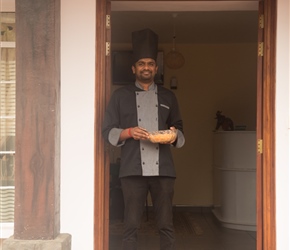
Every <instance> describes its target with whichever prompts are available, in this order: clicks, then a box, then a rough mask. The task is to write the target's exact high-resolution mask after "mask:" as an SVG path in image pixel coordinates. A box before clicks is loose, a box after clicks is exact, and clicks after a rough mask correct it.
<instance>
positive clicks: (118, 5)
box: [111, 1, 258, 44]
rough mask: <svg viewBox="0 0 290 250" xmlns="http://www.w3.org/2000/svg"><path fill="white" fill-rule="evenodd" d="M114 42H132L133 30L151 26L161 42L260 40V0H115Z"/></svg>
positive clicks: (112, 20)
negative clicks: (258, 29) (258, 30)
mask: <svg viewBox="0 0 290 250" xmlns="http://www.w3.org/2000/svg"><path fill="white" fill-rule="evenodd" d="M111 25H112V43H131V33H132V31H135V30H139V29H143V28H151V29H152V30H153V31H155V32H156V33H157V34H158V36H159V42H160V43H172V41H173V36H174V34H175V37H176V39H175V41H176V44H178V43H247V42H256V41H257V27H258V2H257V1H204V2H198V1H112V13H111Z"/></svg>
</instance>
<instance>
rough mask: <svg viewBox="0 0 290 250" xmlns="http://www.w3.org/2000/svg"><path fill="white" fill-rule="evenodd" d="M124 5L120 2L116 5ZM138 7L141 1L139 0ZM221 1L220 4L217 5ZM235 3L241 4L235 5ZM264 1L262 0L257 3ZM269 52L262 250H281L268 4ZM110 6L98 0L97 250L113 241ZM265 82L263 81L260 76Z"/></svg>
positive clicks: (271, 0) (260, 173) (260, 161)
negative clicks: (106, 128) (104, 129)
mask: <svg viewBox="0 0 290 250" xmlns="http://www.w3.org/2000/svg"><path fill="white" fill-rule="evenodd" d="M114 1H118V0H114ZM137 1H138V0H137ZM217 1H218V0H217ZM233 1H235V0H233ZM253 1H258V0H253ZM262 2H263V3H264V29H263V37H264V46H263V48H264V49H263V58H262V69H263V70H262V72H260V73H258V74H261V84H260V85H258V88H259V89H258V90H257V95H258V96H259V101H260V106H259V104H258V105H257V132H258V131H259V133H257V139H261V140H262V153H261V154H258V152H257V190H256V197H257V199H256V200H257V210H256V213H257V250H276V220H275V214H276V209H275V206H276V203H275V190H276V189H275V167H276V166H275V86H276V72H275V69H276V23H277V0H264V1H262ZM109 11H110V1H109V0H96V67H95V69H96V71H95V74H96V78H95V79H96V82H95V136H94V139H95V190H94V191H95V192H94V193H95V207H94V225H95V228H94V249H95V250H107V249H108V245H109V244H108V241H109V213H108V211H109V195H108V187H109V161H108V152H107V150H106V145H105V143H104V140H103V138H102V136H101V124H102V121H103V117H104V111H105V108H106V104H107V102H108V98H109V93H110V77H109V75H110V74H109V72H110V57H109V56H106V53H105V52H106V49H109V48H108V47H106V42H108V39H109V38H110V35H109V34H110V25H109V20H108V18H106V17H107V15H108V13H109ZM258 77H259V76H258Z"/></svg>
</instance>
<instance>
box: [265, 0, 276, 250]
mask: <svg viewBox="0 0 290 250" xmlns="http://www.w3.org/2000/svg"><path fill="white" fill-rule="evenodd" d="M264 16H265V31H264V42H265V44H264V65H263V67H264V74H263V142H264V148H263V169H262V182H263V190H262V196H263V203H262V206H263V212H262V213H263V248H262V249H263V250H275V249H276V220H275V215H276V211H275V84H276V72H275V69H276V23H277V0H265V1H264Z"/></svg>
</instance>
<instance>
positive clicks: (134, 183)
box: [102, 29, 185, 250]
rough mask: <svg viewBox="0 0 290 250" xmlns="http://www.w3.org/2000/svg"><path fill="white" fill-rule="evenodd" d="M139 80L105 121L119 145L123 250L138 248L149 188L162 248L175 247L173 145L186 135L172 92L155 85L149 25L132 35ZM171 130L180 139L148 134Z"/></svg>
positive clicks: (113, 103) (107, 133)
mask: <svg viewBox="0 0 290 250" xmlns="http://www.w3.org/2000/svg"><path fill="white" fill-rule="evenodd" d="M132 44H133V55H134V56H133V57H134V63H133V66H132V71H133V73H134V74H135V76H136V82H135V84H132V85H128V86H125V87H123V88H120V89H118V90H116V91H115V92H114V93H113V95H112V97H111V100H110V102H109V105H108V107H107V111H106V113H105V119H104V123H103V130H102V133H103V136H104V138H105V139H106V140H107V141H108V142H110V143H111V144H112V145H114V146H120V147H122V148H121V167H120V174H119V177H120V180H121V185H122V191H123V196H124V204H125V212H124V235H123V242H122V249H123V250H136V249H137V231H138V228H139V226H140V223H141V218H142V214H143V211H144V204H145V201H146V197H147V193H148V192H150V195H151V198H152V203H153V209H154V213H155V218H156V221H157V226H158V230H159V235H160V249H161V250H171V249H175V248H174V246H175V237H174V227H173V221H172V199H173V193H174V182H175V177H176V175H175V169H174V165H173V159H172V156H171V151H170V150H171V149H170V148H171V147H172V146H174V147H177V148H179V147H182V146H183V144H184V142H185V139H184V136H183V125H182V119H181V116H180V112H179V108H178V103H177V99H176V97H175V95H174V93H173V92H172V91H170V90H168V89H165V88H164V87H161V86H159V85H156V84H155V83H154V76H155V74H156V73H157V70H158V66H157V64H156V59H157V52H158V36H157V35H156V34H155V33H154V32H153V31H151V30H150V29H145V30H141V31H136V32H133V33H132ZM166 129H171V130H173V131H174V132H176V133H177V137H176V139H174V141H171V142H169V143H167V144H158V143H152V142H151V141H150V140H148V138H149V132H151V131H157V130H166Z"/></svg>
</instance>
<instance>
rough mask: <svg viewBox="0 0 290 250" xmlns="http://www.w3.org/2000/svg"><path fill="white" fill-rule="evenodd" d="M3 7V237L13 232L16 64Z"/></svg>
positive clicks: (10, 20) (9, 15) (11, 27)
mask: <svg viewBox="0 0 290 250" xmlns="http://www.w3.org/2000/svg"><path fill="white" fill-rule="evenodd" d="M8 2H9V1H8ZM10 2H11V1H10ZM1 7H2V6H1ZM3 9H5V6H4V8H2V10H1V15H0V24H1V41H0V42H1V46H0V47H1V54H0V57H1V65H0V74H1V76H0V228H1V237H4V238H6V237H9V236H11V235H12V234H13V225H14V162H15V160H14V159H15V101H16V64H15V13H14V12H12V11H7V12H5V11H4V10H3Z"/></svg>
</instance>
